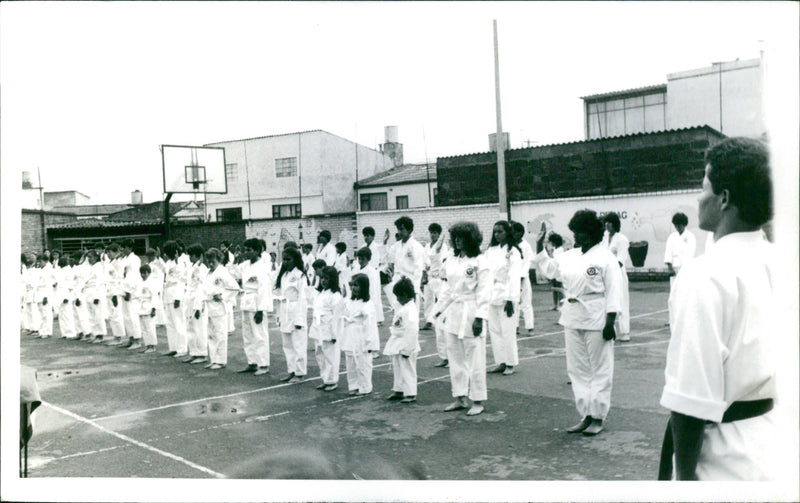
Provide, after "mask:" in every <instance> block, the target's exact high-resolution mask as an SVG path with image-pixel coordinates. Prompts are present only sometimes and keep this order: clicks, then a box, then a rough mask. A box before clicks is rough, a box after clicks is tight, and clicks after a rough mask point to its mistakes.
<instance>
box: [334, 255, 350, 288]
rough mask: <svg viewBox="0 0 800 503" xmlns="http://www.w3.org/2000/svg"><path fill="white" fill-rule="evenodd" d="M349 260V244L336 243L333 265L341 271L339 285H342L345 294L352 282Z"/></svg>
mask: <svg viewBox="0 0 800 503" xmlns="http://www.w3.org/2000/svg"><path fill="white" fill-rule="evenodd" d="M347 262H348V260H347V245H346V244H344V243H341V242H339V243H336V260H334V262H333V267H335V268H336V270H337V271H339V285H341V289H342V295H344V296H347V293H348V292H347V287H348V283H350V266H349V264H348V263H347Z"/></svg>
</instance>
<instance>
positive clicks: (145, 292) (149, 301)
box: [134, 274, 159, 316]
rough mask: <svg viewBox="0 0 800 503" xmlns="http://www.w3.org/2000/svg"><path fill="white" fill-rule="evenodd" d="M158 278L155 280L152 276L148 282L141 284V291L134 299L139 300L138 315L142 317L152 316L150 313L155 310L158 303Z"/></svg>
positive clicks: (143, 281)
mask: <svg viewBox="0 0 800 503" xmlns="http://www.w3.org/2000/svg"><path fill="white" fill-rule="evenodd" d="M158 290H159V285H158V278H154V277H153V275H152V274H151V275H150V276H148V278H147V279H146V280H142V281H141V282H140V283H139V290H138V291H137V292H136V294H135V295H134V297H138V298H139V303H140V304H139V312H138V313H136V314H138V315H140V316H150V312H151V311H152V310H153V309H155V307H156V302H158Z"/></svg>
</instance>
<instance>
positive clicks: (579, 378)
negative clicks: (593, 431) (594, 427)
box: [564, 327, 614, 419]
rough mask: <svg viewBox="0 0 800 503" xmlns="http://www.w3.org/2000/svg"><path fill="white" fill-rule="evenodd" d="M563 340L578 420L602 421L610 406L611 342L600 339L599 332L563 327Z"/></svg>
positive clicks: (601, 334) (612, 378)
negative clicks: (578, 415) (587, 418)
mask: <svg viewBox="0 0 800 503" xmlns="http://www.w3.org/2000/svg"><path fill="white" fill-rule="evenodd" d="M564 340H565V342H566V349H567V374H568V375H569V378H570V380H571V381H572V393H573V395H575V407H576V408H577V409H578V412H579V413H580V415H581V417H585V416H592V418H594V419H605V417H606V415H607V414H608V409H609V408H610V407H611V385H612V383H613V380H614V341H605V340H603V332H602V330H582V329H578V328H569V327H565V328H564Z"/></svg>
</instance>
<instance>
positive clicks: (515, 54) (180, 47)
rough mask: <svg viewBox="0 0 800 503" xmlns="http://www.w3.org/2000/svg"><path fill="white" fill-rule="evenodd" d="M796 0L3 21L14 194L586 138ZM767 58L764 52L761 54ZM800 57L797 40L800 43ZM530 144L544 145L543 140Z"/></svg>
mask: <svg viewBox="0 0 800 503" xmlns="http://www.w3.org/2000/svg"><path fill="white" fill-rule="evenodd" d="M796 7H797V6H796V5H793V4H792V3H788V2H743V3H729V2H711V3H703V2H686V3H684V2H655V3H644V2H587V3H582V2H567V3H544V2H541V3H540V2H530V3H526V2H511V3H481V2H475V3H472V2H470V3H450V2H444V3H425V2H412V3H405V2H376V3H370V2H363V3H362V2H357V3H348V2H344V3H317V2H300V3H281V2H265V3H260V2H241V3H236V2H233V3H211V2H209V3H194V2H176V3H170V2H132V3H124V2H86V3H73V2H64V3H60V2H59V3H48V2H20V3H16V2H11V3H9V2H3V3H2V4H0V13H2V16H1V17H0V27H1V28H2V29H1V30H0V83H2V88H1V89H0V100H2V102H1V103H2V112H3V113H2V116H1V117H0V125H1V126H2V129H0V135H1V136H0V138H1V139H2V146H3V148H2V152H1V153H0V156H1V157H0V161H1V162H2V167H3V170H2V171H3V180H4V181H6V180H8V182H9V183H8V186H16V187H19V179H20V178H19V177H20V176H21V172H22V171H30V172H31V173H32V176H33V182H34V184H36V182H37V179H36V176H37V169H38V170H39V171H40V172H41V181H42V186H43V187H44V190H45V191H62V190H77V191H80V192H82V193H84V194H86V195H88V196H89V197H90V198H91V201H90V202H91V203H93V204H108V203H127V202H129V201H130V197H131V196H130V193H131V192H132V191H133V190H136V189H138V190H141V191H142V193H143V196H144V201H145V202H149V201H155V200H159V199H162V198H163V194H162V190H163V187H162V173H161V171H162V168H161V155H160V152H159V145H162V144H177V145H203V144H206V143H212V142H219V141H223V140H233V139H241V138H250V137H257V136H266V135H273V134H282V133H290V132H296V131H305V130H311V129H322V130H325V131H328V132H331V133H334V134H337V135H339V136H342V137H344V138H347V139H350V140H354V141H357V142H358V143H361V144H363V145H366V146H369V147H373V148H374V147H376V146H377V145H378V144H380V143H381V142H382V141H383V138H384V126H388V125H394V126H397V127H398V128H399V140H400V142H401V143H403V144H404V158H405V161H406V162H423V161H425V160H426V159H428V160H430V161H435V159H436V157H437V156H451V155H459V154H465V153H471V152H481V151H486V150H488V138H487V136H488V134H489V133H492V132H494V131H496V127H497V126H496V116H495V75H494V48H493V29H492V20H494V19H496V20H497V24H498V32H499V36H498V39H499V54H500V92H501V104H502V122H503V130H504V131H506V132H508V133H510V138H511V147H512V148H519V147H522V146H524V145H528V144H531V145H543V144H549V143H560V142H569V141H579V140H582V139H583V116H582V101H581V99H580V97H581V96H586V95H591V94H595V93H601V92H609V91H616V90H622V89H629V88H635V87H641V86H648V85H653V84H663V83H666V76H667V74H668V73H673V72H678V71H683V70H689V69H693V68H702V67H706V66H710V65H711V63H712V62H715V61H728V60H734V59H736V58H740V59H749V58H755V57H758V56H759V50H760V49H761V48H763V47H764V44H769V43H770V41H778V40H783V39H784V38H785V37H786V36H787V34H791V33H796V30H797V28H796V24H797V8H796ZM759 41H764V42H759ZM795 42H796V40H795ZM528 142H530V143H528Z"/></svg>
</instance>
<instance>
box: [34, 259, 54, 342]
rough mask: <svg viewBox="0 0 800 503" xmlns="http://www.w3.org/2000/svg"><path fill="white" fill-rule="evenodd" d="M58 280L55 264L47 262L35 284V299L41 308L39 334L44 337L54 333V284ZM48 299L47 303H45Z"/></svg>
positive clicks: (40, 269)
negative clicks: (55, 273)
mask: <svg viewBox="0 0 800 503" xmlns="http://www.w3.org/2000/svg"><path fill="white" fill-rule="evenodd" d="M55 282H56V279H55V275H54V271H53V266H52V265H50V263H49V262H48V263H46V264H45V265H44V267H41V268H39V277H38V280H37V282H36V285H35V291H34V300H35V301H36V305H37V307H38V309H39V319H40V320H41V322H40V324H39V335H40V336H41V337H42V338H43V339H44V338H46V337H50V336H52V335H53V303H54V301H55V297H54V291H53V284H54V283H55ZM44 299H47V304H46V305H45V304H44Z"/></svg>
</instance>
